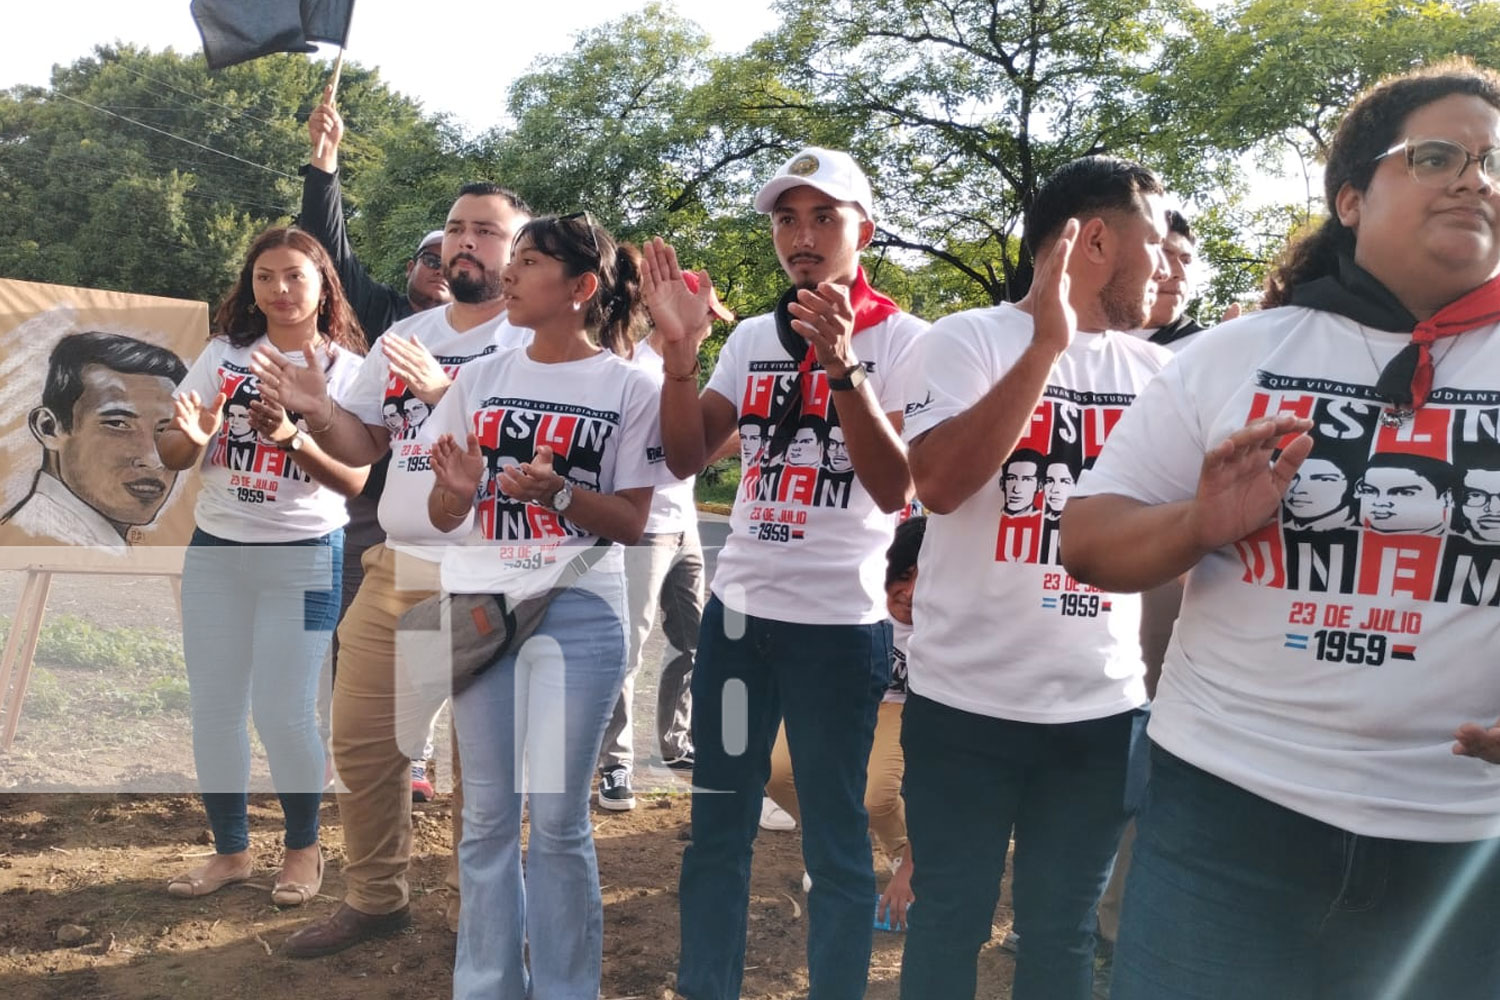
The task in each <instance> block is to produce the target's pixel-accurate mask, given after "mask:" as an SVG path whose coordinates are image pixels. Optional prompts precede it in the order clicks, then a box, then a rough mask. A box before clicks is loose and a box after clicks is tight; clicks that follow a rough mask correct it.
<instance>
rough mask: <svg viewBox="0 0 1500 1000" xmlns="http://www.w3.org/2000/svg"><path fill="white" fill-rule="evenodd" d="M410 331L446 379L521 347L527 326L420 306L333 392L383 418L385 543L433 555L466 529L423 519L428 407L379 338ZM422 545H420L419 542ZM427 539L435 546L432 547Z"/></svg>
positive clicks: (428, 479)
mask: <svg viewBox="0 0 1500 1000" xmlns="http://www.w3.org/2000/svg"><path fill="white" fill-rule="evenodd" d="M393 336H400V337H404V338H410V337H413V336H415V337H416V338H417V340H418V341H420V342H421V343H422V346H424V347H426V348H427V350H428V351H429V352H431V354H432V356H433V357H434V358H436V359H437V362H438V364H440V365H442V366H443V371H445V372H447V373H448V377H449V378H456V377H457V376H458V373H459V371H460V370H462V369H463V367H464V366H465V365H467V364H469V363H470V362H471V361H474V360H476V359H478V358H484V357H489V356H490V355H492V354H496V353H498V352H500V351H505V350H510V349H512V348H515V347H521V346H524V345H526V344H528V343H530V341H531V331H530V330H527V329H525V328H523V327H517V326H512V325H511V324H510V323H509V322H507V321H506V319H505V316H504V314H503V313H502V314H501V315H500V316H497V317H495V318H494V319H492V320H489V321H488V322H485V323H481V324H480V325H479V326H476V327H474V328H472V329H469V330H464V331H463V332H459V331H458V330H455V329H454V328H453V327H452V325H451V324H449V322H448V309H447V307H443V308H440V309H428V310H426V311H424V312H419V313H417V314H416V315H415V316H408V317H407V318H406V319H404V320H402V321H401V322H399V323H397V324H396V325H394V326H392V327H391V328H390V329H389V330H387V331H386V332H385V333H383V334H381V336H380V338H379V339H378V340H376V341H375V344H374V346H372V347H371V348H370V355H369V357H367V358H365V363H364V364H363V365H362V366H361V367H360V369H359V374H358V376H357V377H356V378H355V380H354V382H353V384H352V385H350V386H349V388H348V389H347V390H346V391H345V392H344V393H342V394H341V395H339V396H338V397H337V399H338V401H339V405H340V406H342V407H343V408H344V409H346V410H348V411H349V412H350V413H352V414H354V415H355V416H356V417H358V418H359V419H360V420H362V421H364V422H365V423H367V424H383V425H385V428H386V430H387V431H388V432H390V435H391V465H390V471H389V472H388V473H387V474H386V482H385V491H384V492H383V493H381V495H380V526H381V527H382V528H383V529H385V534H386V545H388V546H389V547H390V548H392V549H395V550H396V551H398V552H404V553H407V554H408V555H416V556H421V557H422V558H424V559H428V560H430V561H433V562H436V561H437V560H438V559H440V558H441V557H442V550H441V546H442V545H443V544H444V543H448V542H457V541H460V540H462V539H463V537H464V536H465V535H467V534H468V532H469V527H470V526H469V525H468V524H467V523H465V524H462V525H460V526H459V527H458V528H456V529H454V530H453V531H452V532H449V533H447V534H444V533H443V532H441V531H438V530H437V529H436V528H434V527H433V526H432V522H431V521H429V520H428V519H427V494H428V493H430V492H431V491H432V467H431V465H430V459H429V458H428V445H426V444H424V443H423V442H421V441H419V440H417V437H418V435H419V434H420V433H421V430H422V425H423V424H424V423H426V421H427V418H428V416H429V415H430V414H431V411H432V407H430V406H428V405H427V404H426V403H425V402H423V401H422V400H420V399H418V398H417V397H416V396H415V395H413V394H412V391H411V387H410V386H408V385H407V384H406V382H405V380H403V379H402V378H400V377H399V376H397V375H395V374H393V373H392V372H391V364H390V361H389V360H387V358H386V356H385V351H384V350H383V349H382V348H383V341H384V340H385V338H387V337H393ZM424 546H427V547H428V548H425V549H424ZM432 546H437V547H436V548H433V547H432Z"/></svg>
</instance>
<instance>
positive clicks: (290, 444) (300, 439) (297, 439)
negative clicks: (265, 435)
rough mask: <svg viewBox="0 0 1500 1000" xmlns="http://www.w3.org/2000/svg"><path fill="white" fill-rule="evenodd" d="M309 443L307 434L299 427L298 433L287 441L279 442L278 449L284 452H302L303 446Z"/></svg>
mask: <svg viewBox="0 0 1500 1000" xmlns="http://www.w3.org/2000/svg"><path fill="white" fill-rule="evenodd" d="M306 441H307V434H306V433H305V432H304V431H303V430H302V428H300V427H298V428H297V430H296V432H295V433H293V434H292V436H291V437H289V438H287V439H286V440H285V441H282V442H279V443H278V444H277V445H276V447H278V448H280V449H281V450H282V451H301V450H302V445H303V443H305V442H306Z"/></svg>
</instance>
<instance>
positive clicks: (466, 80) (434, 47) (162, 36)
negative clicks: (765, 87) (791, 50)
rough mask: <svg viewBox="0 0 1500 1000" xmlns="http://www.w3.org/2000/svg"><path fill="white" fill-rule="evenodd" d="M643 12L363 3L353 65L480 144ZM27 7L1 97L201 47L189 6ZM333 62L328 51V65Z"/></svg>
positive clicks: (721, 9)
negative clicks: (565, 67)
mask: <svg viewBox="0 0 1500 1000" xmlns="http://www.w3.org/2000/svg"><path fill="white" fill-rule="evenodd" d="M246 2H253V0H246ZM643 6H645V0H568V2H566V3H546V2H540V3H538V2H535V0H522V2H519V3H510V2H505V0H468V2H464V3H460V2H458V0H407V2H401V3H398V2H396V0H360V2H359V3H356V4H355V7H354V18H353V21H352V22H351V25H350V29H349V49H348V56H347V58H349V59H350V60H355V61H358V62H359V63H360V65H362V66H364V67H366V68H378V69H379V70H380V75H381V78H382V79H384V80H385V81H386V83H387V84H389V85H390V86H391V87H393V88H394V89H396V90H398V91H400V92H402V93H404V94H406V95H407V96H409V97H414V98H416V99H418V100H420V101H421V102H422V105H423V108H424V109H425V110H426V111H428V112H429V113H440V112H447V113H449V114H451V115H453V116H454V118H455V119H456V120H457V121H458V123H459V124H460V125H462V126H463V127H464V128H465V129H466V130H467V131H468V132H470V133H471V134H472V133H477V132H480V131H483V130H485V129H487V128H489V127H491V126H493V125H497V124H500V123H501V121H502V116H503V115H504V110H505V94H506V90H507V89H508V87H509V86H510V83H511V81H512V80H514V79H515V78H516V77H517V76H519V75H521V74H522V73H523V72H525V70H526V69H527V67H528V66H529V65H530V64H531V63H532V62H533V61H534V60H535V59H537V58H538V57H540V56H546V55H555V54H558V53H562V52H566V51H567V50H569V49H570V48H572V43H573V36H574V35H575V34H576V33H577V32H579V31H582V30H584V29H587V28H591V27H595V26H597V25H600V24H603V23H605V22H607V21H611V20H615V19H616V18H619V17H621V16H623V15H624V14H626V13H628V12H630V11H633V10H639V9H640V8H641V7H643ZM28 7H29V9H30V10H31V11H32V13H33V15H34V16H37V17H39V18H40V17H42V16H45V18H46V21H47V24H48V26H49V27H48V29H47V30H7V31H3V32H0V89H4V88H7V87H12V86H15V85H17V84H32V85H35V86H39V87H45V86H47V85H48V83H49V82H50V77H51V73H52V67H53V65H54V64H62V65H67V64H70V63H72V62H74V61H75V60H77V59H80V58H82V57H84V56H88V55H90V54H92V52H93V48H94V46H95V45H98V44H104V43H108V42H113V41H116V40H118V41H122V42H133V43H135V44H138V45H144V46H149V47H150V48H152V49H153V50H161V49H165V48H167V47H168V46H171V47H172V48H173V49H175V50H176V51H177V52H179V53H192V52H200V51H202V47H203V43H202V40H201V39H200V38H199V36H198V30H197V27H196V26H195V25H194V24H193V19H192V15H191V14H190V13H189V12H188V0H49V2H47V3H44V4H40V5H28ZM676 7H677V10H678V12H679V13H681V14H683V15H684V16H686V17H688V18H690V19H692V20H694V21H696V22H697V23H698V24H699V25H700V26H701V27H702V28H703V29H704V30H705V31H707V32H708V33H709V36H710V37H711V38H712V39H713V42H714V47H715V48H717V49H720V50H721V51H725V52H737V51H739V50H741V49H743V48H744V47H745V46H746V45H747V44H749V43H750V42H751V41H753V40H754V39H755V38H757V37H759V36H760V35H762V34H764V33H765V32H767V31H769V30H770V29H771V28H772V27H774V26H775V24H776V17H775V14H774V13H773V12H772V11H771V9H770V4H769V0H736V2H734V3H723V2H721V0H679V2H678V3H677V5H676ZM11 27H12V28H15V27H17V25H15V24H12V26H11ZM419 39H420V41H418V40H419ZM333 51H335V50H333V49H332V48H326V49H325V53H327V54H329V55H330V58H331V53H332V52H333Z"/></svg>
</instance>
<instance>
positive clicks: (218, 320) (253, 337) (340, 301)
mask: <svg viewBox="0 0 1500 1000" xmlns="http://www.w3.org/2000/svg"><path fill="white" fill-rule="evenodd" d="M277 247H287V248H288V249H291V250H296V251H297V252H299V253H301V254H303V255H304V256H306V257H307V259H308V260H310V261H312V265H313V268H314V270H316V271H317V272H318V280H319V281H321V282H322V285H323V292H324V295H323V300H322V302H320V303H319V305H318V332H319V333H321V334H323V335H324V336H326V337H327V338H328V339H329V340H331V341H333V342H334V343H335V344H337V345H338V346H339V347H342V348H343V349H345V350H347V351H353V352H354V353H355V354H364V353H365V351H366V350H367V348H366V345H365V335H364V331H363V330H362V329H361V328H360V325H359V318H358V317H357V316H355V315H354V307H353V306H351V305H349V300H348V299H347V298H345V297H344V286H343V283H342V282H340V281H339V273H338V269H337V268H335V267H334V266H333V259H332V258H331V257H329V256H328V251H327V250H324V249H323V244H321V243H319V242H318V241H317V239H316V238H315V237H313V236H311V235H309V234H308V233H306V232H303V231H302V230H301V229H298V228H296V227H295V226H273V227H272V228H270V229H267V230H266V231H265V232H263V233H261V234H260V235H259V236H257V237H256V238H255V242H253V243H251V244H250V250H249V251H248V252H247V253H246V254H245V263H244V266H243V267H241V268H240V273H239V277H238V278H236V279H235V282H234V286H233V287H232V288H230V289H229V294H228V295H226V296H225V297H224V301H222V302H220V303H219V308H218V309H217V310H215V312H214V321H213V330H214V332H215V333H216V334H219V335H221V336H223V337H225V338H227V339H228V340H229V343H230V344H232V345H234V346H235V347H249V346H250V345H251V344H253V343H255V342H256V341H257V340H259V339H260V338H261V337H262V336H264V335H265V332H266V316H265V313H263V312H261V311H260V310H259V309H256V308H254V306H255V285H254V283H253V275H254V272H255V262H256V261H257V260H259V259H260V255H261V254H263V253H265V252H266V251H267V250H273V249H275V248H277Z"/></svg>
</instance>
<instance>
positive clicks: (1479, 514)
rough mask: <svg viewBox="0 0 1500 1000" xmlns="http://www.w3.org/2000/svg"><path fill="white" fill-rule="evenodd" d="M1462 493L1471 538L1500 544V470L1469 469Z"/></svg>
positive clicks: (1465, 473)
mask: <svg viewBox="0 0 1500 1000" xmlns="http://www.w3.org/2000/svg"><path fill="white" fill-rule="evenodd" d="M1460 496H1461V497H1462V499H1463V505H1464V520H1465V521H1466V522H1468V525H1469V531H1468V535H1469V537H1470V538H1472V539H1474V541H1476V542H1484V543H1485V544H1487V545H1500V469H1468V470H1466V471H1465V472H1464V485H1463V490H1462V491H1461V493H1460Z"/></svg>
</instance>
